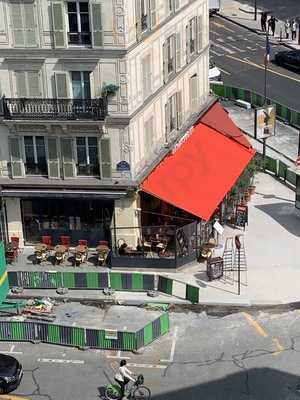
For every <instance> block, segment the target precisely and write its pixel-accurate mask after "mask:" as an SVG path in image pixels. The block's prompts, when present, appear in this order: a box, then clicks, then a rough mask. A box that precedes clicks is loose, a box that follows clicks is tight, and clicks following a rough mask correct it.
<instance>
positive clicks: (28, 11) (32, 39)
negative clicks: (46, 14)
mask: <svg viewBox="0 0 300 400" xmlns="http://www.w3.org/2000/svg"><path fill="white" fill-rule="evenodd" d="M34 12H35V10H34V3H26V2H24V14H23V15H24V25H25V32H24V34H25V45H26V46H27V47H36V46H37V41H36V23H35V19H34Z"/></svg>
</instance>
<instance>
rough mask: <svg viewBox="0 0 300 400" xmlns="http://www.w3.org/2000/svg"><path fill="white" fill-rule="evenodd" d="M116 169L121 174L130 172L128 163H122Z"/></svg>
mask: <svg viewBox="0 0 300 400" xmlns="http://www.w3.org/2000/svg"><path fill="white" fill-rule="evenodd" d="M116 169H117V171H119V172H124V171H130V165H129V164H128V162H127V161H120V162H118V164H117V168H116Z"/></svg>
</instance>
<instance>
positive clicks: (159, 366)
mask: <svg viewBox="0 0 300 400" xmlns="http://www.w3.org/2000/svg"><path fill="white" fill-rule="evenodd" d="M126 365H127V366H128V367H136V368H154V369H165V368H167V365H160V364H135V363H127V364H126Z"/></svg>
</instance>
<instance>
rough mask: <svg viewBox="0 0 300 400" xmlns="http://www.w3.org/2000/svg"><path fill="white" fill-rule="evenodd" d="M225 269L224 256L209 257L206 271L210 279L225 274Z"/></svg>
mask: <svg viewBox="0 0 300 400" xmlns="http://www.w3.org/2000/svg"><path fill="white" fill-rule="evenodd" d="M223 271H224V261H223V258H222V257H212V258H208V259H207V264H206V273H207V276H208V279H209V280H210V281H212V280H213V279H219V278H221V276H223Z"/></svg>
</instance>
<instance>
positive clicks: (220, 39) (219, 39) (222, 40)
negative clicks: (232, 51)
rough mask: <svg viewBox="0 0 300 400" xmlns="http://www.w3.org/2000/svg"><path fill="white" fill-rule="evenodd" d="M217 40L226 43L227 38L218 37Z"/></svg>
mask: <svg viewBox="0 0 300 400" xmlns="http://www.w3.org/2000/svg"><path fill="white" fill-rule="evenodd" d="M217 40H218V41H219V42H221V43H225V40H224V39H222V38H220V37H219V38H217Z"/></svg>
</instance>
